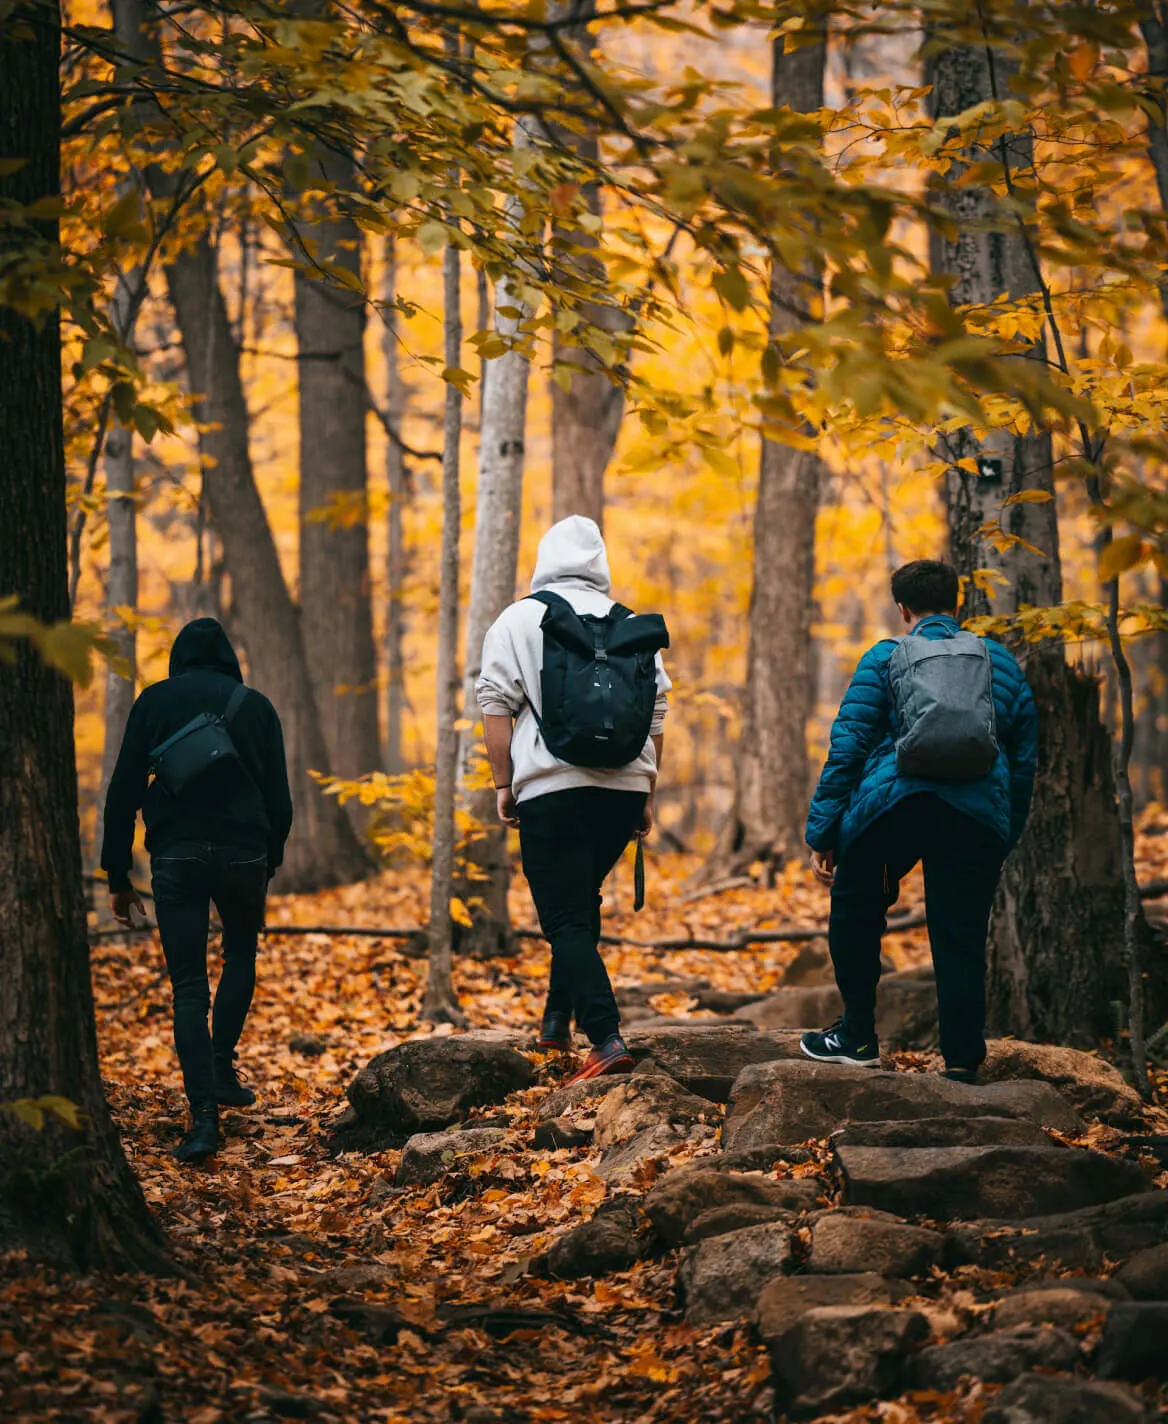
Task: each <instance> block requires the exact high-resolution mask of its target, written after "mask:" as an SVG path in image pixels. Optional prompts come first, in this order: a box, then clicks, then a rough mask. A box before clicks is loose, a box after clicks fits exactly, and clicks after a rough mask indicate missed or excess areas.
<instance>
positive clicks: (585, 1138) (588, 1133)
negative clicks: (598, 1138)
mask: <svg viewBox="0 0 1168 1424" xmlns="http://www.w3.org/2000/svg"><path fill="white" fill-rule="evenodd" d="M586 1121H591V1119H586ZM592 1131H593V1130H592V1128H591V1127H577V1126H576V1125H575V1124H574V1123H573V1122H572V1121H571V1120H570V1119H569V1118H566V1117H553V1118H548V1119H547V1120H546V1121H543V1122H537V1123H536V1125H535V1132H534V1133H533V1134H532V1137H531V1145H532V1147H533V1148H534V1149H535V1150H536V1151H537V1152H556V1151H558V1150H559V1149H560V1148H563V1147H568V1148H576V1147H591V1145H592Z"/></svg>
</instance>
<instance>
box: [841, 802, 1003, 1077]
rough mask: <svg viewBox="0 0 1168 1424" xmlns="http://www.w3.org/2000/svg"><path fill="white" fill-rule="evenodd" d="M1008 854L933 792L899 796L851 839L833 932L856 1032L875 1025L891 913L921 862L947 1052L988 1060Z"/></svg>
mask: <svg viewBox="0 0 1168 1424" xmlns="http://www.w3.org/2000/svg"><path fill="white" fill-rule="evenodd" d="M1005 854H1006V847H1005V845H1004V844H1003V842H1002V841H1001V840H1000V839H999V838H998V837H997V836H996V835H994V833H993V832H992V831H991V830H990V829H989V828H988V827H987V826H984V825H983V824H982V823H981V822H980V821H977V820H974V818H973V817H972V816H966V815H963V814H962V813H961V812H960V811H957V810H954V808H953V807H952V806H950V805H948V804H947V803H946V802H945V801H942V800H941V798H940V797H939V796H934V795H932V794H930V793H926V794H921V795H917V796H907V797H905V799H904V800H903V801H899V802H897V804H896V805H895V806H893V807H892V809H891V810H889V811H886V812H885V814H884V815H883V816H881V817H879V819H877V820H876V821H874V822H873V823H872V825H870V826H869V827H868V828H867V830H865V831H864V832H863V833H862V834H861V835H859V836H857V837H856V839H855V841H854V842H853V843H852V844H851V845H850V846H848V848H847V850H846V851H845V852H844V854H843V856H842V857H841V859H840V862H839V864H838V865H837V866H836V872H835V883H834V884H833V886H832V890H831V924H830V929H829V931H828V939H829V943H830V945H831V958H832V964H833V965H834V967H835V977H836V983H837V984H838V985H839V991H840V994H841V996H842V997H843V1001H844V1020H845V1022H846V1024H847V1026H848V1029H849V1031H850V1032H852V1033H855V1034H858V1035H859V1036H860V1037H861V1038H867V1037H869V1036H870V1035H872V1034H874V1033H875V1018H876V985H877V983H878V981H879V979H880V938H881V936H882V934H883V933H884V927H885V912H886V910H887V909H888V907H889V906H890V905H892V904H894V903H895V901H896V899H897V896H898V895H899V893H900V881H901V879H902V878H903V877H904V876H905V875H907V874H908V872H909V871H910V870H911V869H912V868H913V866H914V865H916V863H917V862H918V861H921V862H922V863H923V867H924V874H925V911H926V914H927V917H928V923H929V944H930V947H931V948H932V952H933V966H934V968H935V970H936V974H937V1006H938V1011H939V1015H940V1029H941V1053H942V1055H943V1057H944V1059H945V1062H946V1063H947V1064H948V1065H949V1066H950V1067H954V1068H976V1067H977V1066H978V1065H979V1064H980V1063H981V1062H982V1061H983V1060H984V1058H985V1051H986V1050H985V1013H986V996H985V960H986V954H985V949H986V932H987V930H988V928H989V918H990V908H991V906H992V905H993V900H994V892H995V891H996V889H997V886H998V877H999V876H1000V874H1001V870H1002V861H1003V859H1004V858H1005Z"/></svg>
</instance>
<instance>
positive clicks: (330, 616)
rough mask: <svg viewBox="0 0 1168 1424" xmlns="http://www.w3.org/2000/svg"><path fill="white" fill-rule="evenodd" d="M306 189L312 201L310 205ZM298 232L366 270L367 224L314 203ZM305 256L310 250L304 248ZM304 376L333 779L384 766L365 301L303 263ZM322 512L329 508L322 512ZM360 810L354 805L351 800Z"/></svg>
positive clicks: (318, 255) (316, 661)
mask: <svg viewBox="0 0 1168 1424" xmlns="http://www.w3.org/2000/svg"><path fill="white" fill-rule="evenodd" d="M314 167H315V169H316V170H317V171H318V172H319V174H320V175H321V176H322V177H323V180H324V183H325V185H326V186H327V187H328V188H329V189H330V190H332V191H339V192H342V193H343V192H344V191H345V190H346V189H351V188H352V187H353V185H354V182H355V177H354V169H353V163H352V160H351V158H350V157H349V156H348V155H347V154H346V155H341V154H337V153H333V152H325V151H323V150H322V151H321V152H320V153H319V154H317V155H316V157H315V163H314ZM314 201H315V199H314V198H313V196H312V195H311V194H310V195H309V197H308V202H309V203H310V204H311V203H314ZM299 226H300V233H301V236H302V237H303V239H304V241H305V243H306V245H307V246H308V248H309V250H310V251H311V252H312V253H313V254H314V257H315V259H316V261H317V262H319V263H321V264H322V265H327V266H330V267H336V268H337V269H339V270H341V271H345V272H351V273H352V274H353V275H354V276H355V277H357V278H358V279H359V278H360V275H361V252H362V242H361V230H360V228H358V226H357V224H356V223H355V222H354V221H353V220H352V218H350V217H347V216H344V215H343V214H338V213H336V212H335V211H330V212H327V213H326V212H323V211H319V212H318V211H316V210H315V209H314V210H312V213H311V216H309V217H308V218H304V219H302V220H301V222H300V225H299ZM295 255H297V257H298V258H300V259H301V260H302V255H301V254H299V253H297V254H295ZM294 285H295V291H296V341H297V347H298V351H299V362H298V366H297V372H298V375H299V380H300V627H301V633H302V636H303V638H304V654H305V657H306V658H307V659H308V670H309V674H310V676H311V678H312V687H313V692H314V693H315V696H316V705H317V709H318V711H319V713H320V723H321V730H322V732H323V733H324V744H325V749H326V751H327V752H328V759H329V769H330V771H331V772H332V774H333V775H334V776H343V777H350V778H351V777H358V776H363V775H365V774H366V773H368V772H370V771H373V770H375V769H376V768H377V766H378V765H379V764H380V748H379V744H378V728H377V659H376V654H375V652H374V647H373V609H372V602H371V594H370V586H369V522H368V511H367V495H368V485H367V472H366V460H365V414H366V408H367V403H368V397H367V387H366V379H365V344H364V343H365V304H364V300H363V298H362V297H361V295H360V294H359V293H358V292H356V291H354V290H351V289H350V288H349V287H346V286H343V285H342V284H341V283H340V282H334V281H324V280H320V279H319V278H318V279H316V280H314V279H313V278H312V277H310V276H309V275H308V274H307V273H306V272H304V271H301V270H299V269H298V270H297V271H296V273H295V279H294ZM322 516H323V517H322ZM350 805H351V807H352V808H353V811H354V814H355V815H358V816H359V815H360V807H359V806H358V805H357V803H356V802H352V803H350Z"/></svg>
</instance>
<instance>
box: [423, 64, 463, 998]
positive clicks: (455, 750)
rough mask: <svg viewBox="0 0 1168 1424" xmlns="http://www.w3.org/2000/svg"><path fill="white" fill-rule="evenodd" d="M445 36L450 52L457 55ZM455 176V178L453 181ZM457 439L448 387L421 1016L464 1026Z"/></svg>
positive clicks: (449, 327) (455, 328)
mask: <svg viewBox="0 0 1168 1424" xmlns="http://www.w3.org/2000/svg"><path fill="white" fill-rule="evenodd" d="M457 46H458V40H457V38H454V37H451V36H448V37H447V40H446V47H447V53H450V51H451V50H453V52H454V54H456V55H457V53H458V48H457ZM452 181H454V180H453V179H452ZM461 277H462V261H461V256H460V253H459V249H458V248H457V247H455V245H454V244H453V243H451V244H449V246H448V247H447V249H446V254H445V257H444V259H443V301H444V316H443V338H444V354H445V358H446V365H447V366H448V367H449V368H451V369H457V368H458V367H459V365H460V364H461V357H462V308H461V300H462V290H461V285H462V284H461ZM461 442H462V392H461V391H460V390H459V389H458V387H457V386H456V385H455V384H454V383H453V382H448V383H447V386H446V406H445V418H444V421H443V436H442V555H441V564H440V569H441V573H440V584H439V593H438V686H437V704H438V705H437V742H438V747H437V759H436V764H435V768H434V848H433V859H432V868H431V872H430V927H429V950H430V963H429V972H428V975H427V978H426V992H425V995H424V997H423V1000H422V1017H423V1018H426V1019H429V1020H430V1021H431V1022H438V1023H462V1022H464V1018H463V1015H462V1014H461V1013H460V1011H459V1009H458V1004H457V1001H456V999H455V996H454V978H453V951H454V923H453V921H452V919H451V915H450V902H451V898H452V896H453V893H454V849H455V825H454V801H455V790H456V783H457V780H458V760H459V745H458V728H457V721H458V572H459V553H458V543H459V538H458V536H459V533H460V530H461V525H462V495H461V491H460V488H459V467H460V464H461V460H460V446H461Z"/></svg>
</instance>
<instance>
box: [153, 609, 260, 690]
mask: <svg viewBox="0 0 1168 1424" xmlns="http://www.w3.org/2000/svg"><path fill="white" fill-rule="evenodd" d="M196 668H204V669H207V670H209V671H211V672H221V673H225V674H226V675H227V676H228V677H233V678H234V679H235V680H236V682H242V681H243V673H242V672H240V670H239V659H238V658H237V657H236V656H235V649H234V648H233V647H232V646H231V640H230V639H229V638H228V636H227V634H226V633H225V632H224V631H223V628H222V626H221V625H220V624H219V623H217V622H216V621H215V619H214V618H196V619H195V620H194V622H193V623H188V624H187V626H186V627H185V628H184V629H183V630H182V632H181V633H180V634H179V635H178V637H177V638H176V639H175V640H174V647H172V648H171V650H170V676H171V677H178V676H179V675H180V674H182V673H184V672H194V670H195V669H196Z"/></svg>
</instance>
